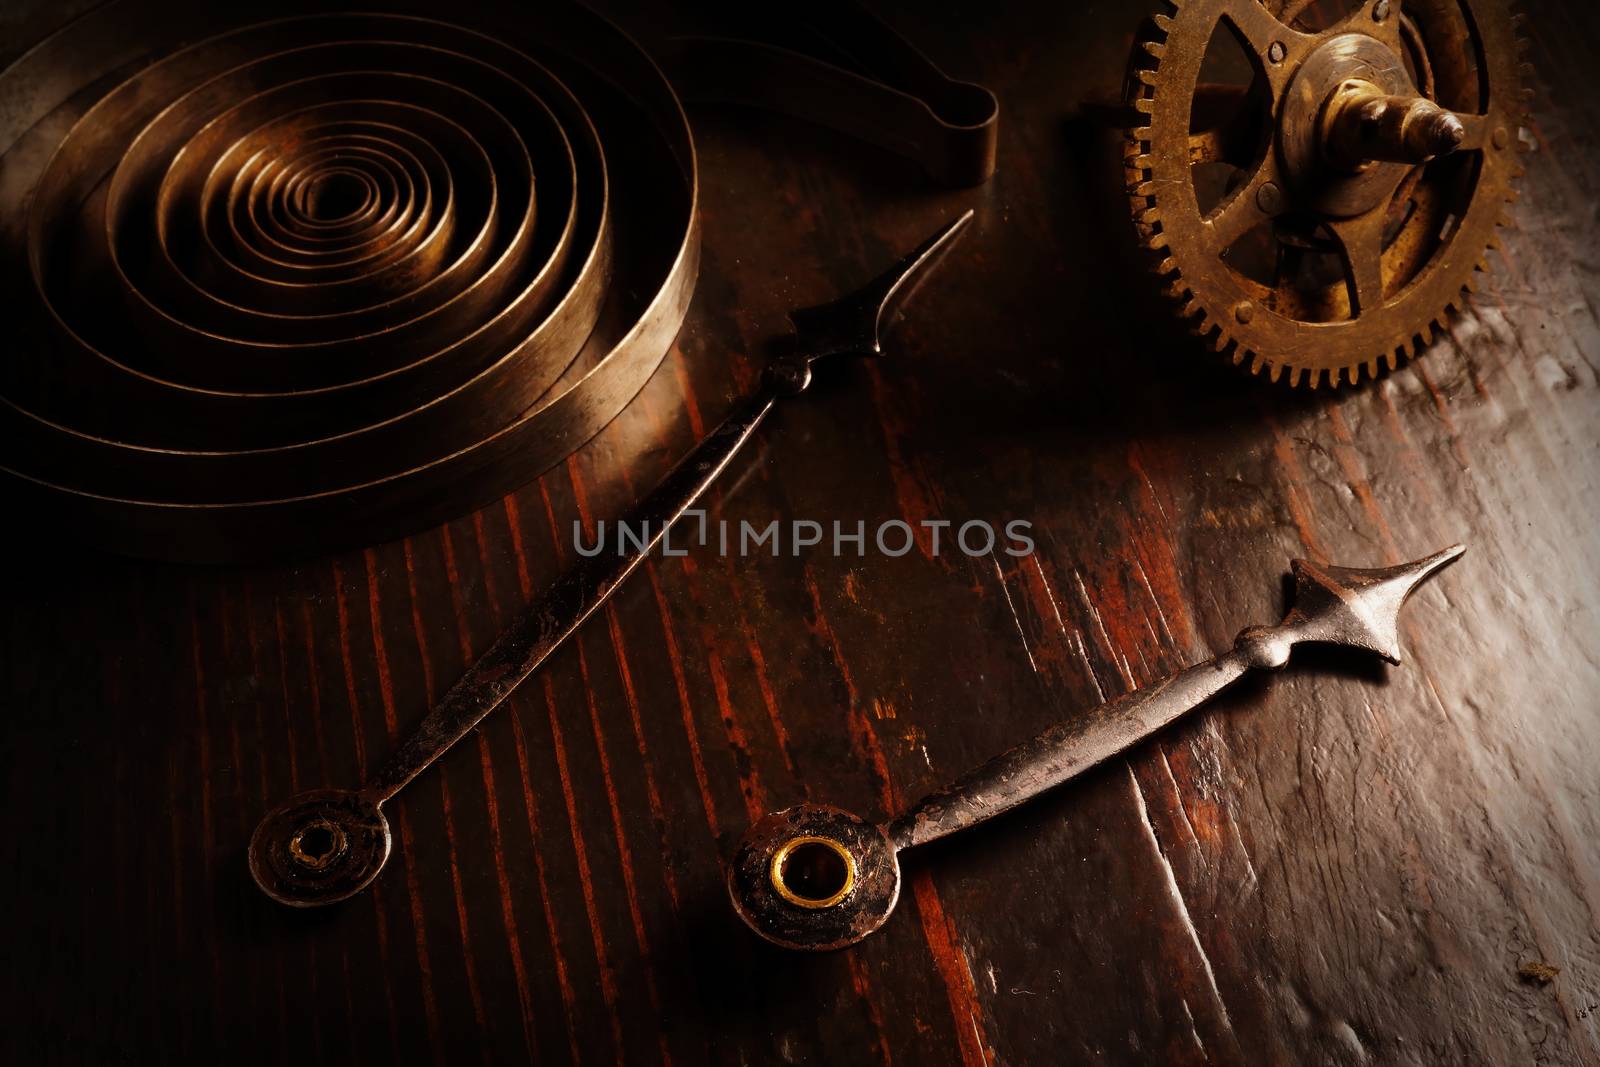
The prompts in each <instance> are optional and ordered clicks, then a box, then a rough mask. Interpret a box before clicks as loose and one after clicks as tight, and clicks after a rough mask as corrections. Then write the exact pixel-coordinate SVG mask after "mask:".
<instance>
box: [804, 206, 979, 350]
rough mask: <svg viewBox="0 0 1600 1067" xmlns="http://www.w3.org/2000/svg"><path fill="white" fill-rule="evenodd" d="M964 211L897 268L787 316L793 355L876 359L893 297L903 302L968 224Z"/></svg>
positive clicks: (966, 212) (969, 211)
mask: <svg viewBox="0 0 1600 1067" xmlns="http://www.w3.org/2000/svg"><path fill="white" fill-rule="evenodd" d="M972 217H973V212H972V209H970V208H968V209H967V210H966V211H965V212H963V213H962V214H961V215H959V216H957V217H956V218H955V219H953V220H952V221H950V222H949V223H947V224H946V225H945V226H943V227H941V228H940V230H939V231H938V232H937V233H935V234H933V235H932V236H931V237H929V238H928V239H927V240H925V241H923V242H922V243H921V244H920V245H918V246H917V247H916V249H914V250H913V251H911V252H909V253H908V254H906V255H905V256H904V257H903V258H902V259H901V260H900V261H899V262H898V263H896V264H895V265H894V266H892V267H890V268H889V269H888V270H886V271H884V272H883V273H882V274H880V275H878V276H877V277H876V278H874V279H873V280H872V281H870V282H868V283H867V284H866V285H863V286H862V287H861V288H859V289H857V290H856V291H855V292H853V293H849V294H846V295H845V296H841V297H840V298H839V299H837V300H833V301H830V302H829V303H826V304H818V305H816V306H814V307H807V308H799V309H797V310H795V311H791V312H790V313H789V321H790V322H792V323H794V328H795V333H796V335H797V337H796V352H797V354H798V356H799V357H800V358H801V359H803V360H804V361H805V362H807V363H809V362H811V361H812V360H816V359H820V358H822V357H823V356H831V355H846V354H851V355H861V356H871V355H877V354H878V352H879V351H881V344H880V338H879V330H880V328H881V327H882V324H883V321H884V319H885V317H886V316H887V315H888V313H889V309H890V308H891V307H893V306H894V303H895V300H896V298H897V297H900V298H903V297H905V296H906V295H907V294H909V293H910V292H911V290H912V289H913V288H914V287H915V286H914V284H913V283H914V282H916V281H919V280H920V279H921V277H922V276H923V275H924V274H925V272H926V268H927V267H929V266H931V265H932V264H933V263H934V262H935V261H936V260H937V259H938V258H939V256H940V255H941V254H942V253H943V252H944V251H945V250H946V249H947V248H948V247H949V246H950V244H951V243H952V242H953V241H954V240H955V238H956V236H957V235H958V234H959V233H960V232H961V231H962V230H963V229H964V228H965V227H966V225H967V223H969V222H971V221H972Z"/></svg>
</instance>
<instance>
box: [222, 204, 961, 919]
mask: <svg viewBox="0 0 1600 1067" xmlns="http://www.w3.org/2000/svg"><path fill="white" fill-rule="evenodd" d="M971 218H972V212H971V211H968V212H966V213H965V214H963V215H962V216H961V217H960V218H958V219H956V220H955V221H954V222H952V223H950V224H949V225H948V226H946V227H944V228H943V229H942V230H940V231H939V232H938V233H936V234H934V235H933V236H932V237H930V238H928V240H927V241H925V242H924V243H923V244H922V245H921V246H920V247H919V248H917V250H916V251H914V252H912V253H911V254H910V255H908V256H906V257H905V258H904V259H902V260H901V261H900V262H899V263H897V264H895V266H893V267H891V268H890V269H889V270H888V271H886V272H885V273H883V274H882V275H880V276H879V277H877V278H876V279H874V280H873V281H872V282H869V283H868V284H867V285H865V286H863V287H862V288H861V289H858V290H857V291H855V292H854V293H851V294H849V295H848V296H845V297H843V298H841V299H839V300H836V301H834V302H833V303H831V304H824V305H821V306H818V307H812V308H804V309H801V310H798V311H794V312H791V313H790V316H789V317H790V319H791V320H792V321H793V323H794V326H795V333H796V344H795V346H794V350H793V354H791V355H789V356H786V357H785V358H783V359H780V360H777V361H775V362H773V363H772V364H770V365H768V367H767V368H766V371H765V372H764V373H763V375H762V382H761V386H760V388H758V389H757V390H756V391H755V393H754V394H753V395H751V396H750V397H748V398H746V399H745V400H744V401H743V403H741V404H740V405H739V406H738V407H737V408H736V409H735V410H734V412H733V414H732V415H730V416H728V418H727V419H726V420H724V421H723V423H722V424H721V425H720V426H718V427H717V428H716V429H715V430H713V431H712V432H711V433H710V435H708V436H707V437H706V439H705V440H703V441H701V442H700V444H699V445H697V446H696V447H695V449H694V451H693V452H691V453H689V455H688V456H687V457H686V458H685V459H684V460H683V461H682V462H680V463H679V464H678V465H677V466H676V467H674V468H673V469H672V471H671V472H670V473H669V474H668V475H667V476H666V478H665V479H663V480H662V482H661V483H660V484H659V485H658V486H656V488H655V489H654V490H652V491H651V493H650V495H649V496H647V497H645V498H644V499H643V500H642V501H640V502H639V504H638V505H637V506H636V507H635V508H634V509H633V510H632V511H631V512H630V513H629V515H628V517H627V518H626V519H624V520H623V523H624V524H625V525H626V526H627V527H628V528H629V529H631V530H640V531H646V538H647V540H646V544H645V545H644V546H643V547H642V548H640V549H639V550H638V551H637V552H634V553H632V554H628V553H624V552H621V551H618V552H602V553H600V554H597V555H594V556H589V557H586V558H584V559H583V560H581V561H580V562H578V563H577V564H576V565H575V566H574V567H572V568H571V569H570V570H569V571H567V573H565V574H563V575H562V576H561V577H560V578H559V579H557V581H556V582H555V584H554V585H552V586H551V587H550V588H549V589H547V590H546V591H545V593H544V595H543V596H541V597H539V598H538V599H537V600H535V601H534V602H533V603H532V604H531V605H529V606H528V607H527V608H526V609H524V611H523V613H522V615H521V616H519V617H518V619H517V620H516V621H515V622H513V623H512V624H511V626H510V627H509V628H507V629H506V631H505V632H504V633H502V634H501V635H500V637H499V639H498V640H496V641H495V643H494V644H493V645H492V646H490V648H489V651H488V652H486V653H484V655H483V657H482V658H481V659H479V660H478V662H477V663H475V664H473V665H472V666H471V667H470V668H468V670H467V672H466V674H464V675H462V677H461V679H460V680H459V681H457V682H456V684H455V685H454V686H452V687H451V688H450V690H449V692H447V693H445V695H444V697H443V699H441V700H440V701H439V703H438V704H437V705H435V706H434V708H433V710H432V711H430V712H429V713H428V714H427V716H426V717H425V718H424V719H423V721H422V723H421V725H420V726H418V727H417V729H416V731H415V732H414V733H413V734H412V735H411V736H410V737H409V738H408V739H407V740H406V741H405V742H404V743H402V744H401V746H400V747H399V749H398V750H396V752H395V753H394V755H393V756H391V757H390V759H389V761H388V762H387V763H385V764H384V765H383V766H382V767H381V768H380V769H379V770H378V772H377V774H375V775H374V776H373V777H372V779H371V780H370V781H369V782H368V783H367V784H366V785H365V786H364V787H362V788H360V789H356V790H345V789H318V790H313V791H311V792H307V793H301V794H300V795H299V796H296V797H293V798H291V799H290V800H288V801H287V802H285V803H284V804H282V805H280V806H279V807H277V808H274V809H273V810H272V811H270V812H268V813H267V815H266V817H265V818H263V819H262V820H261V822H260V824H259V825H258V826H257V827H256V830H255V833H254V834H253V835H252V836H251V838H250V850H249V860H250V873H251V875H252V876H254V878H255V880H256V884H257V885H259V886H260V887H261V891H262V892H264V893H266V894H267V896H269V897H271V898H272V899H274V900H276V901H279V902H280V903H283V904H288V905H291V906H294V907H313V906H315V905H319V904H332V903H334V902H336V901H340V900H344V899H346V898H347V897H350V896H352V895H353V894H355V893H357V892H359V891H360V890H362V889H363V888H365V887H366V886H367V885H368V884H369V883H371V881H372V880H373V879H374V878H376V877H377V876H378V872H379V871H381V870H382V869H383V865H384V863H385V862H386V861H387V860H388V858H389V849H390V835H389V823H388V820H387V819H385V818H384V815H383V812H382V810H381V809H382V806H383V804H384V803H385V802H386V801H388V800H389V799H390V798H392V797H393V796H394V795H395V794H396V793H398V792H399V791H400V790H401V789H403V788H405V786H406V784H407V783H408V782H410V781H411V780H412V779H413V778H415V777H416V776H417V775H419V774H421V773H422V772H423V771H424V770H426V769H427V767H428V766H429V765H430V764H432V763H433V761H434V760H436V759H438V758H439V757H440V756H441V755H443V754H444V753H445V752H446V751H448V750H449V749H450V747H451V746H452V745H454V744H455V743H456V742H457V741H459V740H461V738H462V737H464V736H466V734H467V733H469V732H470V731H471V730H472V728H473V727H474V726H476V725H477V724H478V723H479V722H481V721H482V720H483V718H484V716H486V715H488V714H489V713H490V712H491V711H493V710H494V709H495V708H497V707H499V706H500V704H501V702H502V701H504V700H505V698H506V697H507V696H508V695H510V693H511V691H512V690H513V689H515V688H516V687H517V685H518V684H519V683H521V682H522V680H523V679H525V678H527V677H528V675H530V674H532V673H533V672H534V671H535V670H537V669H538V668H539V666H540V665H541V664H542V663H544V661H545V660H546V659H547V658H549V656H550V654H551V653H552V652H554V651H555V650H556V649H557V648H559V647H560V646H561V644H562V642H564V641H565V640H566V639H567V638H568V637H570V636H571V635H572V634H573V632H574V631H576V630H577V629H578V627H580V626H582V625H583V622H584V620H585V619H587V618H588V617H589V616H590V615H592V614H594V612H595V611H596V610H597V609H598V608H599V607H600V606H601V605H602V604H604V603H605V602H606V599H607V598H608V597H609V596H610V595H611V594H612V592H613V591H615V590H616V588H617V587H618V586H619V585H621V584H622V582H623V581H624V580H626V579H627V577H628V575H630V574H632V573H633V571H634V569H635V568H636V567H638V566H639V564H640V563H641V562H642V561H643V560H644V558H645V556H646V555H647V554H648V553H649V552H650V551H651V550H652V549H653V548H654V547H655V546H656V544H657V543H658V542H660V540H661V539H662V538H663V537H664V536H665V535H666V532H667V530H668V528H670V527H671V526H672V524H673V523H674V522H675V521H676V520H677V519H678V518H679V517H680V516H681V515H682V514H683V513H684V512H685V511H687V510H688V509H689V508H691V507H693V506H694V504H695V501H697V500H699V499H700V496H701V494H703V493H704V492H705V491H706V489H707V488H708V487H709V486H710V485H711V483H712V482H714V481H715V480H716V478H717V476H718V475H719V474H721V473H722V471H723V470H724V468H726V467H727V466H728V464H729V463H730V462H731V461H732V460H733V458H734V456H736V455H737V454H738V452H739V449H740V448H741V447H743V445H744V443H745V442H746V441H748V440H749V439H750V436H751V435H752V434H753V433H754V432H755V430H756V427H758V426H760V425H761V422H762V420H763V419H765V418H766V416H767V413H768V412H769V411H771V410H772V407H773V405H774V404H775V403H777V402H778V401H779V400H780V399H783V398H784V397H790V396H798V395H799V394H801V393H802V392H804V391H805V390H806V387H807V386H809V385H810V384H811V365H812V364H813V363H815V362H817V361H818V360H821V359H826V358H828V357H830V356H841V355H859V356H876V355H880V354H881V353H882V345H881V342H880V339H879V334H880V331H881V330H882V327H883V324H884V318H885V316H886V315H887V313H888V311H889V308H890V307H891V305H892V304H893V302H894V301H895V298H896V297H898V296H901V295H903V294H904V293H906V292H907V291H908V290H907V283H909V282H911V281H912V280H913V279H915V278H916V277H918V275H919V274H920V273H921V272H922V270H923V268H925V267H926V266H928V265H930V264H931V263H932V262H933V261H934V260H935V259H936V258H937V257H938V256H939V255H940V254H941V253H942V252H943V251H945V250H946V249H947V248H948V247H949V246H950V243H951V241H952V240H953V239H954V238H955V236H956V234H957V233H959V232H960V231H961V229H962V228H963V227H964V226H965V225H966V224H967V223H968V222H969V221H970V220H971Z"/></svg>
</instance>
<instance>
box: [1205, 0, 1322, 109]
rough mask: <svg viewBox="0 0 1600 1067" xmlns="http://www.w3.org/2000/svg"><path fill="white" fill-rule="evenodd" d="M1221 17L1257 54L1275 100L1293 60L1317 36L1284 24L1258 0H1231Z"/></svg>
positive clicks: (1286, 81)
mask: <svg viewBox="0 0 1600 1067" xmlns="http://www.w3.org/2000/svg"><path fill="white" fill-rule="evenodd" d="M1222 17H1223V18H1224V19H1226V20H1227V22H1228V25H1230V26H1231V27H1232V28H1233V30H1234V32H1235V33H1237V34H1238V35H1239V38H1240V40H1241V41H1242V42H1243V44H1244V47H1245V49H1246V51H1248V52H1250V53H1252V54H1253V55H1254V56H1255V57H1256V61H1257V63H1258V64H1259V65H1260V69H1261V71H1262V72H1263V73H1264V74H1265V75H1266V78H1267V84H1268V85H1269V86H1270V87H1271V89H1272V99H1273V101H1274V102H1276V101H1277V99H1278V96H1279V95H1280V94H1281V93H1282V92H1283V90H1284V87H1285V86H1286V85H1287V84H1288V82H1289V75H1290V73H1291V72H1293V70H1294V67H1295V64H1296V62H1298V60H1299V58H1300V56H1301V55H1302V54H1303V53H1304V51H1305V49H1306V48H1307V47H1308V46H1309V45H1310V43H1311V42H1312V41H1314V40H1316V38H1315V37H1314V36H1312V35H1310V34H1304V33H1301V32H1300V31H1299V30H1295V29H1291V28H1290V27H1288V26H1285V25H1284V24H1283V23H1282V22H1280V21H1278V17H1277V16H1276V15H1274V14H1273V13H1272V12H1270V11H1268V10H1267V9H1266V8H1265V7H1263V6H1262V4H1261V3H1260V0H1231V2H1230V3H1229V4H1227V6H1226V7H1225V8H1224V10H1223V13H1222Z"/></svg>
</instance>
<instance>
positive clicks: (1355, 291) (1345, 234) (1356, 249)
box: [1326, 212, 1384, 319]
mask: <svg viewBox="0 0 1600 1067" xmlns="http://www.w3.org/2000/svg"><path fill="white" fill-rule="evenodd" d="M1383 224H1384V214H1383V212H1372V213H1370V214H1367V215H1362V216H1358V217H1356V218H1353V219H1330V220H1328V222H1327V223H1326V226H1327V229H1328V232H1329V233H1331V234H1333V238H1334V240H1335V241H1336V242H1338V245H1339V260H1340V262H1341V263H1343V264H1344V276H1345V283H1346V285H1348V286H1349V289H1350V317H1351V318H1352V319H1354V318H1358V317H1360V316H1362V315H1368V314H1372V313H1373V312H1376V311H1377V310H1378V309H1379V308H1381V307H1382V306H1383Z"/></svg>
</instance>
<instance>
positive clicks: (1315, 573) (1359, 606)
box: [1284, 544, 1466, 663]
mask: <svg viewBox="0 0 1600 1067" xmlns="http://www.w3.org/2000/svg"><path fill="white" fill-rule="evenodd" d="M1465 551H1466V546H1465V545H1459V544H1458V545H1452V546H1450V547H1449V548H1446V549H1444V550H1442V551H1440V552H1435V553H1434V554H1433V555H1431V556H1425V557H1423V558H1422V559H1419V560H1413V561H1412V562H1410V563H1402V564H1400V565H1399V566H1396V567H1380V568H1375V569H1360V568H1354V567H1332V566H1325V565H1322V564H1317V563H1311V562H1309V561H1307V560H1303V559H1297V560H1295V561H1294V563H1293V564H1292V567H1293V570H1294V577H1295V602H1294V607H1293V609H1292V610H1291V611H1290V612H1289V614H1288V616H1287V617H1286V618H1285V619H1284V626H1285V627H1287V628H1290V629H1291V630H1292V634H1291V638H1292V640H1293V641H1295V642H1297V643H1298V642H1302V641H1315V642H1320V643H1324V644H1334V645H1345V646H1347V647H1350V648H1362V649H1366V650H1368V651H1370V652H1376V653H1377V654H1378V655H1380V656H1382V657H1383V658H1384V659H1386V660H1388V661H1389V662H1390V663H1399V662H1400V651H1401V650H1400V636H1399V626H1400V609H1401V608H1402V607H1403V606H1404V605H1405V602H1406V599H1407V598H1408V597H1410V596H1411V594H1412V593H1413V592H1414V591H1415V590H1416V589H1417V587H1418V586H1420V585H1421V584H1422V583H1423V582H1425V581H1427V580H1428V579H1429V578H1430V577H1432V576H1433V575H1434V574H1436V573H1437V572H1438V571H1439V570H1440V569H1441V568H1442V567H1444V566H1445V565H1446V564H1448V563H1450V562H1452V561H1453V560H1455V559H1458V558H1459V557H1460V556H1461V554H1462V553H1464V552H1465Z"/></svg>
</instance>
